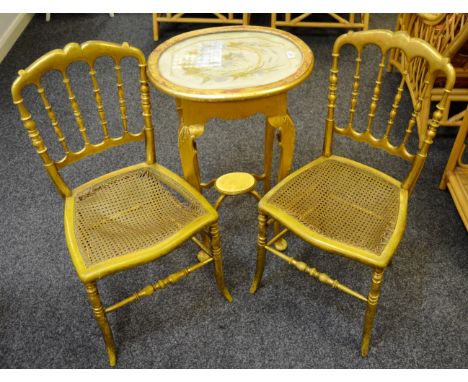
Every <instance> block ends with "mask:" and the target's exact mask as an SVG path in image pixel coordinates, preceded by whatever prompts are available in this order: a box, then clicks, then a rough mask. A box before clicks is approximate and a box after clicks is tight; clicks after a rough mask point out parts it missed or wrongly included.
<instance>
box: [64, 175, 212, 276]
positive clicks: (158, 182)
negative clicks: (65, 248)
mask: <svg viewBox="0 0 468 382" xmlns="http://www.w3.org/2000/svg"><path fill="white" fill-rule="evenodd" d="M207 214H208V211H207V210H206V209H205V208H204V206H202V204H201V203H200V202H199V201H198V200H197V199H196V197H195V196H193V195H192V194H191V193H190V192H189V191H187V190H186V189H184V188H183V187H181V186H180V185H179V184H178V183H177V182H175V181H174V180H173V179H170V178H168V177H166V176H165V175H164V174H162V173H160V172H159V171H157V170H156V168H154V167H144V168H139V169H136V170H132V171H129V172H125V173H123V174H119V175H117V176H114V177H110V178H108V179H105V180H103V181H102V182H98V183H95V184H93V185H92V186H91V187H88V188H84V189H81V190H80V191H79V192H77V193H76V194H75V195H74V217H73V220H74V221H73V227H74V237H75V240H76V243H77V246H78V248H79V252H80V255H81V257H82V259H83V262H84V264H85V266H86V267H91V266H95V265H96V264H99V263H101V262H104V261H107V260H110V259H113V258H116V257H119V256H122V255H126V254H128V253H132V252H136V251H139V250H142V249H145V248H150V247H154V246H157V245H158V244H160V243H162V242H164V241H165V240H167V239H168V238H170V237H172V236H174V235H177V234H178V233H179V232H180V231H182V230H183V229H184V228H185V227H187V226H188V225H189V224H192V223H193V222H195V221H196V220H197V219H199V218H201V217H203V216H205V215H207ZM205 224H206V220H204V221H201V222H200V224H199V225H200V227H203V226H204V225H205ZM200 227H198V229H200Z"/></svg>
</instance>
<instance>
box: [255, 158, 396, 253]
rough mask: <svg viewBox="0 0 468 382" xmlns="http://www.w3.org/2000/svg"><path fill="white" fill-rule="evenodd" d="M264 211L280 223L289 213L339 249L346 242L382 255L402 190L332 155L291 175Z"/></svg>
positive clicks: (393, 226) (266, 200)
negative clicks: (283, 216)
mask: <svg viewBox="0 0 468 382" xmlns="http://www.w3.org/2000/svg"><path fill="white" fill-rule="evenodd" d="M382 175H383V174H382ZM260 207H261V209H262V210H264V211H266V212H267V213H268V214H270V215H272V216H273V217H275V218H278V220H279V221H280V222H282V223H283V219H281V217H282V215H284V214H287V215H288V216H290V217H292V218H293V219H294V220H295V221H297V222H299V223H300V226H301V227H302V228H304V229H306V230H308V231H309V232H311V233H312V235H314V234H318V235H320V236H322V237H326V238H328V239H330V240H331V241H333V242H334V244H335V248H336V247H339V244H340V243H343V244H346V245H348V246H351V247H354V248H357V249H360V250H362V251H364V252H367V253H370V254H372V255H375V256H379V255H380V254H381V253H382V252H383V250H384V249H385V247H386V245H387V243H388V242H389V239H390V238H391V237H392V235H393V233H394V231H395V229H396V225H397V220H398V217H399V214H400V188H399V187H398V185H397V184H395V183H392V182H390V181H388V180H387V179H386V178H385V176H379V175H378V174H377V172H376V170H373V169H370V168H369V169H366V166H363V165H360V164H359V166H357V165H356V162H354V161H351V160H347V159H344V158H340V157H334V156H332V157H330V158H321V159H320V160H318V161H314V162H312V163H311V164H310V165H308V166H305V167H304V168H303V169H301V170H299V171H297V172H295V173H293V174H291V175H290V176H289V177H288V178H286V179H285V181H284V182H282V183H281V184H279V185H278V186H277V187H276V188H274V189H273V190H272V191H271V192H270V193H269V194H267V195H266V197H265V198H264V200H263V201H262V202H261V206H260ZM285 225H287V224H285ZM296 233H297V234H300V233H299V232H296Z"/></svg>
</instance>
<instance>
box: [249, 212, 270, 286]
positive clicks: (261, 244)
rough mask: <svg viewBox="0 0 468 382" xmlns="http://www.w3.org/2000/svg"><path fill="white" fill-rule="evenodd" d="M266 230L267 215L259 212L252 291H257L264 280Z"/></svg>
mask: <svg viewBox="0 0 468 382" xmlns="http://www.w3.org/2000/svg"><path fill="white" fill-rule="evenodd" d="M266 230H267V217H266V215H264V214H263V213H261V212H260V213H259V214H258V237H257V267H256V269H255V276H254V279H253V282H252V286H251V287H250V293H255V292H256V291H257V289H258V287H259V286H260V282H261V281H262V276H263V270H264V269H265V255H266V249H265V245H266Z"/></svg>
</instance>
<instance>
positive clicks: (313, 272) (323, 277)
mask: <svg viewBox="0 0 468 382" xmlns="http://www.w3.org/2000/svg"><path fill="white" fill-rule="evenodd" d="M265 249H266V250H267V251H269V252H271V253H273V254H274V255H276V256H278V257H279V258H280V259H282V260H284V261H286V262H287V263H288V264H289V265H292V266H293V267H295V268H296V269H297V270H299V271H301V272H305V273H307V274H308V275H309V276H311V277H314V278H316V279H317V280H319V281H320V282H322V283H324V284H327V285H329V286H331V287H332V288H335V289H339V290H340V291H342V292H344V293H346V294H349V295H350V296H353V297H356V298H357V299H359V300H361V301H365V302H367V298H366V297H364V296H363V295H362V294H361V293H359V292H356V291H355V290H353V289H351V288H349V287H347V286H346V285H344V284H341V283H340V282H339V281H338V280H335V279H332V278H331V277H330V276H329V275H327V274H326V273H322V272H319V271H318V270H317V268H311V267H309V266H308V265H307V264H306V263H304V262H303V261H297V260H296V259H295V258H293V257H291V256H287V255H285V254H284V253H282V252H280V251H278V250H276V249H274V248H272V247H270V246H268V245H266V246H265Z"/></svg>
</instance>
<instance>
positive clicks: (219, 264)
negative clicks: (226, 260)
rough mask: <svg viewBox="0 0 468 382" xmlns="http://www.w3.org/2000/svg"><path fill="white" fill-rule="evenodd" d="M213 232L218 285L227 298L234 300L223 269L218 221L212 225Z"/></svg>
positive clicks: (212, 241)
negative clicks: (225, 280)
mask: <svg viewBox="0 0 468 382" xmlns="http://www.w3.org/2000/svg"><path fill="white" fill-rule="evenodd" d="M210 234H211V253H212V255H213V261H214V273H215V278H216V285H218V289H219V291H220V292H221V294H222V295H223V296H224V298H225V299H226V300H228V301H229V302H232V296H231V294H230V293H229V290H228V289H227V287H226V284H225V283H224V271H223V258H222V255H221V243H220V238H219V227H218V223H214V224H212V225H211V226H210Z"/></svg>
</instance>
